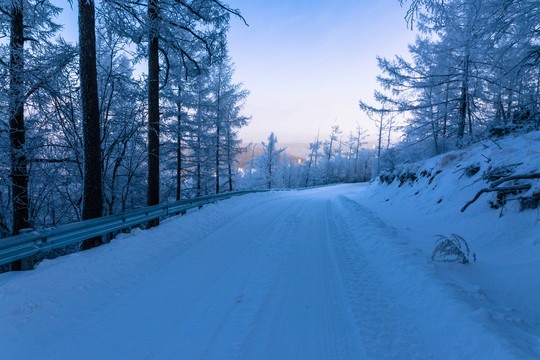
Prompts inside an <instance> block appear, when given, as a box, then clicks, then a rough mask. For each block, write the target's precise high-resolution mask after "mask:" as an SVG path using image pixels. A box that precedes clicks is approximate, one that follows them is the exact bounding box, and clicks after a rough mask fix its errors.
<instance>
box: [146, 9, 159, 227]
mask: <svg viewBox="0 0 540 360" xmlns="http://www.w3.org/2000/svg"><path fill="white" fill-rule="evenodd" d="M158 13H159V8H158V0H149V1H148V22H149V24H150V25H149V26H150V28H149V30H148V31H149V32H148V193H147V204H148V206H152V205H156V204H159V30H158ZM156 225H159V219H156V220H153V221H151V222H150V223H149V224H148V226H149V227H152V226H156Z"/></svg>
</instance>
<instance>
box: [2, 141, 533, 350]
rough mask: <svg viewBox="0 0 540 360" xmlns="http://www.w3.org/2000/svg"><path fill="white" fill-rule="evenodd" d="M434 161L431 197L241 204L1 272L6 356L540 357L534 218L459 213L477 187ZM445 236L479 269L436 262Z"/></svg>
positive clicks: (303, 195) (360, 192) (481, 207)
mask: <svg viewBox="0 0 540 360" xmlns="http://www.w3.org/2000/svg"><path fill="white" fill-rule="evenodd" d="M533 144H535V143H534V142H533ZM536 144H537V143H536ZM502 145H504V144H500V146H502ZM529 145H530V144H529ZM490 149H491V148H490ZM529 150H530V151H532V152H533V153H534V151H537V150H538V148H536V150H535V149H529ZM529 150H522V153H523V152H527V151H529ZM536 153H537V152H536ZM477 155H478V154H477ZM484 155H487V154H485V153H484ZM531 158H534V157H531ZM441 160H442V159H440V158H439V159H433V160H431V161H432V162H431V163H430V162H428V163H427V165H426V166H433V167H436V166H439V165H440V164H439V163H437V161H441ZM468 160H469V159H467V158H462V160H461V162H462V163H463V162H466V161H468ZM470 160H474V161H476V160H475V159H470ZM456 161H457V160H456ZM493 161H495V160H493ZM444 163H445V164H446V167H445V169H444V170H443V172H442V173H440V174H439V175H438V176H437V177H436V178H435V180H434V181H433V182H432V184H430V185H437V187H436V190H428V188H427V187H426V184H425V183H422V181H426V182H427V181H428V180H427V179H426V180H419V181H418V182H416V183H414V184H413V185H412V186H409V185H406V186H405V185H404V186H402V187H401V188H398V187H397V184H392V185H390V186H388V185H377V184H375V183H373V184H371V185H367V184H360V185H358V184H357V185H339V186H333V187H327V188H319V189H312V190H307V191H288V192H277V191H276V192H270V193H262V194H253V195H246V196H242V197H237V198H233V199H230V200H226V201H222V202H219V203H217V204H213V205H209V206H206V207H204V208H203V209H202V210H200V211H196V212H192V213H189V214H187V215H185V216H181V217H175V218H171V219H170V220H169V221H167V222H165V223H164V224H163V225H161V226H159V227H157V228H154V229H150V230H147V231H135V232H134V233H132V234H129V235H121V236H120V237H119V238H118V239H116V240H114V241H112V242H111V243H110V244H108V245H105V246H102V247H99V248H96V249H93V250H90V251H85V252H82V253H77V254H73V255H69V256H65V257H62V258H58V259H55V260H50V261H44V262H43V263H41V264H40V265H39V266H38V267H37V269H36V270H34V271H30V272H22V273H15V272H12V273H5V274H1V275H0V304H1V306H0V349H1V358H2V359H533V358H538V357H540V341H539V339H540V332H539V330H540V310H539V306H538V304H539V303H540V296H539V295H540V282H539V278H540V276H538V275H539V274H540V251H539V250H540V239H539V237H538V236H539V233H540V232H539V231H538V227H537V225H536V223H537V222H538V212H537V210H527V211H525V212H522V213H518V212H517V211H515V209H510V208H509V209H508V210H507V211H506V212H505V213H504V216H503V217H502V218H499V217H498V216H499V212H498V211H495V210H491V209H489V208H488V206H487V199H483V198H481V199H480V200H479V201H478V202H477V203H475V204H473V205H472V206H471V207H470V208H469V209H468V210H467V211H466V212H465V213H461V212H459V208H461V206H462V205H463V203H464V202H466V201H467V200H469V199H470V198H471V196H472V195H474V193H475V191H476V190H477V187H478V186H480V187H481V186H482V184H480V182H478V183H476V184H473V185H472V186H470V187H468V188H466V189H465V190H463V191H458V190H459V189H458V188H461V187H463V185H462V184H464V183H465V182H466V183H468V182H472V181H474V180H475V178H466V179H465V178H463V177H462V178H461V179H459V175H460V174H459V172H457V173H454V172H453V171H452V169H453V167H454V166H455V165H456V164H457V162H455V163H453V162H451V161H449V160H448V159H447V160H445V161H444ZM458 183H459V184H458ZM429 189H432V187H430V188H429ZM417 191H420V193H419V194H418V195H414V194H415V193H416V192H417ZM443 195H444V198H443V201H441V202H440V203H437V202H438V199H439V198H440V197H441V196H443ZM386 199H389V200H388V201H386ZM452 232H454V233H458V234H460V235H462V236H463V237H464V238H465V239H466V240H467V241H468V242H469V244H470V246H471V248H472V250H473V251H474V252H476V254H477V255H478V261H477V262H475V263H470V264H466V265H461V264H446V263H433V262H432V261H431V251H432V250H433V246H434V238H433V235H435V234H440V233H441V234H449V233H452Z"/></svg>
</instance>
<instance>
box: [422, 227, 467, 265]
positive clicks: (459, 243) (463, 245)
mask: <svg viewBox="0 0 540 360" xmlns="http://www.w3.org/2000/svg"><path fill="white" fill-rule="evenodd" d="M436 238H437V240H436V242H435V249H434V250H433V254H432V255H431V260H433V261H441V262H459V263H462V264H466V263H468V262H469V260H470V259H469V254H470V251H469V245H468V244H467V242H466V241H465V239H463V238H462V237H461V236H459V235H456V234H452V235H451V236H450V238H448V237H446V236H444V235H436ZM472 255H473V259H474V261H476V254H472Z"/></svg>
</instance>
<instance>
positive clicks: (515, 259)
mask: <svg viewBox="0 0 540 360" xmlns="http://www.w3.org/2000/svg"><path fill="white" fill-rule="evenodd" d="M494 169H499V170H501V169H502V170H504V169H507V170H508V172H507V175H511V174H513V175H516V174H526V173H531V172H539V171H540V132H532V133H528V134H525V135H521V136H516V137H507V138H504V139H501V140H496V141H486V142H483V143H479V144H477V145H475V146H473V147H471V148H469V149H465V150H460V151H452V152H450V153H446V154H443V155H440V156H437V157H434V158H431V159H428V160H427V161H424V162H420V163H416V164H409V165H406V166H403V167H402V168H401V169H399V171H397V172H396V173H394V174H386V175H385V176H383V179H384V180H385V181H386V182H382V181H380V180H379V179H377V180H374V181H373V182H372V183H371V184H370V186H369V189H368V191H364V192H361V193H359V194H358V195H357V196H356V199H357V201H358V202H359V203H361V204H362V205H364V206H366V207H368V208H370V209H371V210H372V211H374V212H375V213H376V214H377V215H378V216H379V217H381V218H382V219H383V220H384V221H385V222H386V223H387V224H389V225H391V226H393V227H395V228H396V229H397V230H398V231H399V232H400V233H402V234H406V235H407V237H408V238H409V239H410V245H411V246H412V247H414V248H417V249H419V251H421V252H422V253H423V258H426V259H427V258H429V257H431V252H432V251H433V249H434V245H435V235H438V234H442V235H446V236H449V235H450V234H458V235H460V236H462V237H463V238H464V239H465V240H466V241H467V242H468V244H469V246H470V248H471V252H474V253H476V255H477V258H478V260H477V262H475V263H471V264H467V265H461V264H448V263H435V264H434V266H435V267H436V268H437V271H438V273H439V275H440V276H441V278H442V280H443V281H445V282H446V283H447V284H448V285H450V287H451V288H454V295H455V296H456V297H457V298H460V299H462V300H464V301H466V302H468V303H469V304H470V310H471V313H472V315H473V316H476V317H477V318H479V319H481V320H482V321H485V322H486V324H487V326H489V327H493V328H496V329H498V330H499V331H500V332H501V333H505V334H511V335H510V336H509V337H508V336H506V338H508V341H509V342H511V343H513V344H512V345H515V346H519V347H522V348H524V349H526V350H524V351H525V352H524V353H522V354H520V357H521V356H530V357H531V358H537V357H539V356H540V306H539V304H540V209H539V208H537V209H526V210H523V211H520V210H521V209H520V201H519V198H520V197H527V196H531V195H532V194H533V193H537V192H539V191H540V180H538V179H536V180H529V181H518V182H516V183H515V184H523V183H530V184H531V185H532V187H531V189H530V190H529V191H526V192H523V193H520V194H515V195H508V196H507V200H508V201H507V202H506V203H505V204H504V206H501V205H500V203H498V202H497V195H496V193H485V194H483V195H482V196H481V197H480V198H479V199H478V200H477V201H476V202H474V203H473V204H472V205H471V206H470V207H468V208H467V209H466V211H464V212H461V211H460V210H461V209H462V208H463V206H464V205H465V204H466V203H467V202H468V201H470V200H471V199H472V198H473V197H474V196H475V194H476V193H477V192H478V191H480V190H481V189H483V188H486V187H489V182H488V181H487V180H486V178H488V177H489V176H490V175H493V170H494ZM495 175H496V174H495ZM392 177H394V179H393V181H391V183H390V184H388V183H387V182H390V180H392ZM511 184H512V183H511ZM494 207H496V209H494Z"/></svg>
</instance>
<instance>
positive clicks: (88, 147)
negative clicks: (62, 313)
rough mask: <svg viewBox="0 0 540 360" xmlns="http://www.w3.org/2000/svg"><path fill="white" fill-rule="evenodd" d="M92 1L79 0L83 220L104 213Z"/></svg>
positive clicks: (96, 242) (85, 246)
mask: <svg viewBox="0 0 540 360" xmlns="http://www.w3.org/2000/svg"><path fill="white" fill-rule="evenodd" d="M94 12H95V11H94V1H93V0H79V67H80V71H79V73H80V80H81V102H82V121H83V142H84V170H83V173H84V176H83V205H82V219H83V220H88V219H93V218H96V217H100V216H101V215H102V212H103V194H102V186H101V181H102V179H101V137H100V121H99V104H98V87H97V71H96V34H95V15H94ZM99 245H101V237H96V238H93V239H89V240H86V241H84V243H83V246H82V248H83V249H89V248H92V247H95V246H99Z"/></svg>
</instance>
